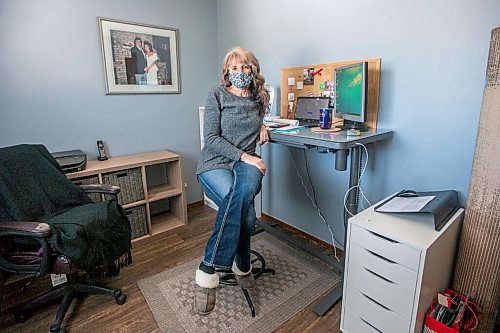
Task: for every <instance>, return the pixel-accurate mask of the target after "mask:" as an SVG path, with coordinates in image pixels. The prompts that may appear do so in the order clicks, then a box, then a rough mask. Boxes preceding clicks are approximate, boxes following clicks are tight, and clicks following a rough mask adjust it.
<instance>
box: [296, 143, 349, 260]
mask: <svg viewBox="0 0 500 333" xmlns="http://www.w3.org/2000/svg"><path fill="white" fill-rule="evenodd" d="M288 152H289V154H290V158H291V160H292V164H293V167H294V168H295V172H296V173H297V176H298V177H299V179H300V182H301V184H302V187H303V188H304V190H305V191H306V194H307V196H308V197H309V200H311V203H312V205H313V206H314V208H316V211H317V212H318V216H319V217H320V218H321V219H322V220H323V222H324V223H325V225H326V227H327V228H328V231H329V232H330V235H331V237H332V243H333V254H334V256H335V259H336V260H337V261H340V258H339V257H338V256H337V247H336V246H335V244H336V243H337V244H340V242H339V241H337V240H336V239H335V236H334V235H333V231H332V229H331V228H330V224H328V222H327V221H326V219H325V218H324V216H323V214H322V213H321V210H320V208H319V205H318V204H317V202H316V195H315V193H314V186H313V183H312V182H311V177H310V176H309V168H308V166H307V158H306V157H305V155H304V158H305V160H306V171H307V176H308V177H309V183H310V184H311V189H312V191H313V195H314V198H313V197H311V195H310V194H309V191H308V190H307V187H306V184H305V183H304V180H303V179H302V176H301V175H300V172H299V169H298V168H297V165H296V164H295V160H294V159H293V155H292V150H291V148H290V147H288ZM304 154H305V151H304Z"/></svg>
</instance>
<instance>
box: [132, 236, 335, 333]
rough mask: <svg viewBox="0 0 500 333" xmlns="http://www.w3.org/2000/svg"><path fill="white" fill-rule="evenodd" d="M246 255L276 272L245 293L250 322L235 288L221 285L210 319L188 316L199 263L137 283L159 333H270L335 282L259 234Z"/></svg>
mask: <svg viewBox="0 0 500 333" xmlns="http://www.w3.org/2000/svg"><path fill="white" fill-rule="evenodd" d="M252 249H253V250H256V251H257V252H259V253H260V254H261V255H262V256H263V257H264V258H265V259H266V267H268V268H273V269H274V270H275V271H276V275H271V274H264V275H263V276H261V277H260V278H259V279H258V280H257V286H256V288H254V289H253V290H251V291H250V294H251V297H252V300H253V303H254V306H255V310H256V317H254V318H252V316H251V312H250V308H249V306H248V304H247V302H246V300H245V296H244V295H243V292H242V291H241V289H240V288H239V287H238V286H229V285H222V284H221V285H220V286H219V288H218V290H217V302H216V305H215V309H214V311H213V312H212V313H210V314H209V315H206V316H200V315H197V314H196V313H195V312H194V311H193V296H194V287H195V284H194V274H195V270H196V268H197V267H198V265H199V263H200V261H201V258H200V259H196V260H192V261H190V262H187V263H185V264H183V265H180V266H178V267H174V268H172V269H169V270H167V271H164V272H161V273H159V274H156V275H154V276H151V277H149V278H146V279H143V280H140V281H139V282H138V283H139V287H140V288H141V291H142V293H143V294H144V297H145V298H146V301H147V302H148V305H149V307H150V309H151V311H152V312H153V315H154V317H155V319H156V322H157V323H158V326H159V327H160V329H161V331H162V332H169V333H176V332H182V333H200V332H213V333H221V332H258V333H264V332H272V331H273V330H274V329H276V328H277V327H279V326H280V325H282V324H283V323H284V322H286V321H287V320H288V319H289V318H291V317H292V316H293V315H294V314H295V313H297V312H298V311H300V310H301V309H303V308H304V307H306V306H307V305H309V304H310V303H311V302H312V301H314V300H316V299H317V298H318V297H319V296H321V295H322V294H324V293H325V292H326V291H328V290H329V289H331V288H333V287H334V286H336V285H337V284H338V283H339V282H340V279H339V277H338V276H337V275H336V274H335V273H334V272H333V271H332V270H331V269H329V268H328V266H326V265H325V264H324V263H323V262H321V261H319V260H318V259H315V258H312V257H309V256H308V255H306V254H304V253H302V252H300V251H297V250H295V249H294V248H292V247H290V246H289V245H287V244H285V243H283V242H281V241H279V240H277V239H275V238H274V237H272V236H270V235H269V234H266V233H265V232H263V233H260V234H258V235H256V236H254V237H253V238H252Z"/></svg>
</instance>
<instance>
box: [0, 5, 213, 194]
mask: <svg viewBox="0 0 500 333" xmlns="http://www.w3.org/2000/svg"><path fill="white" fill-rule="evenodd" d="M216 8H217V7H216V1H215V0H189V1H180V0H148V1H130V0H106V1H98V0H85V1H65V0H44V1H38V0H23V1H16V0H2V3H1V5H0V36H1V40H2V41H3V47H1V48H0V59H1V61H0V66H1V67H0V73H1V74H0V77H1V79H0V146H8V145H13V144H18V143H43V144H45V145H46V146H47V148H48V149H49V150H51V151H62V150H71V149H78V148H79V149H82V150H84V151H85V153H86V154H87V155H88V157H89V159H96V158H97V146H96V141H97V140H103V141H104V142H105V144H106V147H107V152H108V154H109V155H110V156H120V155H128V154H135V153H139V152H148V151H155V150H161V149H169V150H172V151H175V152H177V153H179V154H181V155H182V156H183V158H184V177H185V181H186V182H187V183H188V188H187V198H188V202H195V201H199V200H202V192H201V189H200V187H199V185H198V183H197V181H196V177H195V175H194V172H195V167H196V162H197V161H198V156H199V152H200V136H199V127H198V106H200V105H203V104H204V103H205V97H206V96H207V93H208V90H209V89H210V87H211V86H213V85H215V84H217V82H218V75H219V71H218V68H217V63H218V58H217V28H216V26H217V10H216ZM97 17H107V18H112V19H116V20H123V21H130V22H138V23H144V24H151V25H157V26H164V27H173V28H177V29H179V36H178V37H179V57H180V58H179V63H180V80H181V92H182V93H181V94H161V95H105V85H104V69H103V60H102V55H101V42H100V37H99V27H98V21H97Z"/></svg>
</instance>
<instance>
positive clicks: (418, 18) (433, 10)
mask: <svg viewBox="0 0 500 333" xmlns="http://www.w3.org/2000/svg"><path fill="white" fill-rule="evenodd" d="M217 12H218V24H217V29H218V45H219V58H222V56H223V55H224V53H225V52H226V51H227V49H228V48H230V47H231V46H233V45H241V46H244V47H247V48H250V49H252V50H253V51H254V52H255V53H256V55H257V57H258V58H259V60H260V63H261V67H262V72H263V74H264V75H265V77H266V81H267V82H269V83H270V84H271V85H272V86H273V87H274V88H275V89H277V92H278V94H277V103H276V104H275V105H276V106H275V108H274V113H275V114H278V113H279V111H278V110H279V107H280V102H279V100H280V96H281V94H282V93H286V91H282V89H281V88H282V87H280V85H281V69H282V68H286V67H295V66H305V65H312V64H323V63H331V62H336V61H346V60H356V59H365V58H381V59H382V73H381V82H380V105H379V116H378V127H379V128H386V129H391V130H394V132H395V134H394V137H393V139H391V140H390V141H387V142H381V143H378V144H377V145H376V147H375V148H373V147H371V148H369V163H368V166H367V169H366V172H365V174H364V175H363V179H362V189H363V192H364V193H365V195H366V197H367V198H368V199H369V200H370V201H371V203H374V202H376V201H378V200H380V199H382V198H384V197H385V196H387V195H389V194H391V193H393V192H396V191H399V190H400V189H405V188H408V189H415V190H419V191H425V190H440V189H455V190H458V191H459V192H460V198H461V200H462V202H463V204H465V202H466V197H467V191H468V185H469V180H470V174H471V170H472V159H473V155H474V147H475V140H476V133H477V126H478V120H479V113H480V109H481V100H482V94H483V87H484V83H485V72H486V62H487V58H488V49H489V42H490V35H491V30H492V29H493V28H495V27H497V26H499V25H500V20H499V16H498V13H500V2H499V1H497V0H485V1H480V2H477V1H468V0H458V1H457V0H441V1H432V0H424V1H416V2H415V1H413V2H407V1H394V0H378V1H371V0H355V1H320V0H316V1H300V0H289V1H266V0H254V1H233V0H218V1H217ZM256 17H258V19H257V18H256ZM263 156H264V158H265V160H266V163H267V164H268V170H269V171H268V174H267V175H266V177H265V184H264V189H263V211H264V212H265V213H267V214H269V215H272V216H275V217H277V218H278V219H280V220H283V221H286V222H288V223H290V224H292V225H293V226H295V227H297V228H299V229H301V230H304V231H306V232H308V233H310V234H313V235H314V236H316V237H319V238H321V239H323V240H325V241H328V242H330V243H331V242H332V241H331V237H330V234H329V232H328V230H327V228H326V226H325V224H324V222H323V221H322V220H321V218H320V217H319V216H318V214H317V212H316V209H315V208H314V207H313V206H312V204H311V203H310V200H309V198H308V197H307V196H306V194H305V191H304V189H303V187H302V185H301V182H300V179H299V178H298V176H297V174H296V172H295V169H294V167H293V163H292V160H291V158H292V157H293V158H294V160H295V163H296V164H297V168H298V169H299V170H300V173H301V175H302V176H303V177H304V183H305V184H306V186H307V187H308V189H309V192H310V194H311V196H312V195H313V191H312V188H311V187H310V185H309V180H308V177H307V173H306V171H305V158H306V157H307V161H308V165H309V173H310V178H311V181H312V183H313V184H314V194H315V195H316V197H317V200H318V203H319V207H320V209H321V211H322V213H323V216H324V217H325V218H326V220H327V221H328V222H329V223H330V224H331V226H332V229H333V231H334V235H335V237H336V238H337V239H339V240H342V238H343V233H344V228H343V225H342V223H339V222H341V221H342V202H343V198H344V195H345V192H346V190H347V184H348V178H347V172H338V171H334V162H335V159H334V156H333V155H331V154H328V155H322V154H320V153H319V152H317V151H315V150H309V151H307V152H306V156H304V153H303V152H302V151H301V150H299V149H291V151H289V149H288V148H285V147H283V146H277V145H270V146H269V147H267V148H265V149H264V153H263ZM367 205H368V204H367V203H365V206H367Z"/></svg>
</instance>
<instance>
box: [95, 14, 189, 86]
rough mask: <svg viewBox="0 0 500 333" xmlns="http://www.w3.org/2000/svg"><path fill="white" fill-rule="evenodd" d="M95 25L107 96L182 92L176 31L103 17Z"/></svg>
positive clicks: (177, 33)
mask: <svg viewBox="0 0 500 333" xmlns="http://www.w3.org/2000/svg"><path fill="white" fill-rule="evenodd" d="M98 23H99V31H100V38H101V49H102V59H103V65H104V80H105V87H106V94H107V95H109V94H169V93H170V94H172V93H173V94H178V93H180V92H181V89H180V75H179V31H178V29H175V28H167V27H160V26H155V25H149V24H142V23H134V22H127V21H119V20H114V19H109V18H104V17H98ZM143 66H144V68H142V67H143Z"/></svg>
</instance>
